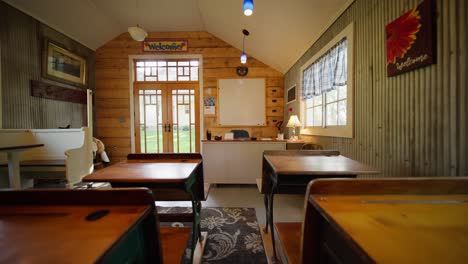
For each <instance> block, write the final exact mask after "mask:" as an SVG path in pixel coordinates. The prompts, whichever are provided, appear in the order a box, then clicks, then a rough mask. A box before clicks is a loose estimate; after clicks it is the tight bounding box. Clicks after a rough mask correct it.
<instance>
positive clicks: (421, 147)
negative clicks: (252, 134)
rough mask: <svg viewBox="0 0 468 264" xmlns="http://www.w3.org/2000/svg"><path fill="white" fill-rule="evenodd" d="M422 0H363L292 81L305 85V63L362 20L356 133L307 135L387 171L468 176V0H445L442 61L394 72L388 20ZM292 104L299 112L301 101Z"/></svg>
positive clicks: (441, 5)
mask: <svg viewBox="0 0 468 264" xmlns="http://www.w3.org/2000/svg"><path fill="white" fill-rule="evenodd" d="M420 2H421V1H420V0H385V1H382V0H356V1H355V2H354V3H353V4H352V5H351V6H350V7H349V8H348V10H346V11H345V12H344V13H343V14H342V15H341V16H340V17H339V18H338V19H337V20H336V21H335V23H334V24H333V25H332V26H331V27H330V28H329V29H328V30H327V31H326V32H325V33H324V34H323V35H322V36H321V37H320V39H319V40H318V41H317V42H316V43H314V45H312V47H310V49H309V50H308V51H307V52H306V53H305V54H304V55H303V56H302V57H301V58H300V59H299V60H298V61H297V62H296V64H295V65H294V66H293V67H292V68H291V69H290V70H289V71H288V73H286V75H285V87H290V86H292V85H293V84H295V83H297V84H299V82H300V77H301V76H300V74H301V73H300V67H301V66H302V65H303V64H304V63H306V62H307V61H308V60H309V59H310V58H311V57H312V56H313V55H314V54H315V53H317V52H318V51H319V50H320V49H321V48H322V47H323V46H325V45H326V44H327V43H328V42H329V41H330V40H331V39H332V38H333V37H334V36H335V35H337V34H338V33H339V32H341V30H343V29H344V28H345V27H346V26H347V25H348V24H349V23H354V26H355V32H354V34H355V35H354V37H355V62H354V63H355V80H354V81H355V91H354V93H355V112H354V114H355V137H354V138H353V139H345V138H334V137H318V136H304V137H303V138H304V139H305V140H307V141H312V142H315V143H319V144H322V145H324V146H325V147H326V148H334V149H338V150H340V151H341V152H342V153H343V154H344V155H346V156H349V157H352V158H355V159H357V160H360V161H362V162H365V163H368V164H370V165H372V166H375V167H378V168H380V169H381V170H382V171H383V176H402V177H403V176H450V175H468V168H467V163H468V150H467V146H466V145H467V140H466V139H467V136H468V135H467V134H468V132H467V129H466V124H467V123H468V117H467V115H466V112H467V111H468V108H467V101H468V100H467V97H468V95H467V89H468V87H467V81H466V78H467V77H466V75H468V72H467V63H468V62H467V55H466V49H467V44H466V43H467V42H466V41H467V38H466V30H467V28H468V27H467V23H468V21H467V16H468V11H467V3H466V1H464V0H438V1H437V13H438V17H437V64H436V65H432V66H429V67H425V68H421V69H417V70H414V71H411V72H409V73H405V74H402V75H398V76H396V77H391V78H389V77H387V72H386V64H385V54H386V47H385V25H386V24H387V23H389V22H390V21H392V20H394V19H396V18H397V17H399V16H400V15H402V14H403V13H404V12H405V11H407V10H408V9H410V8H413V7H415V6H417V5H418V4H419V3H420ZM298 87H299V86H298ZM298 90H299V89H298ZM286 107H292V108H293V111H292V113H294V114H297V113H298V112H299V106H298V104H297V103H296V104H289V105H287V106H286ZM285 112H286V113H287V111H285ZM286 118H287V117H286ZM285 120H287V119H285Z"/></svg>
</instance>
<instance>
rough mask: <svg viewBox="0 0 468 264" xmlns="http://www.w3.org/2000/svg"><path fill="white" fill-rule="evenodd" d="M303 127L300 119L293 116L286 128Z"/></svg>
mask: <svg viewBox="0 0 468 264" xmlns="http://www.w3.org/2000/svg"><path fill="white" fill-rule="evenodd" d="M300 126H302V123H301V121H299V118H298V117H297V115H292V116H291V117H289V121H288V124H286V127H300Z"/></svg>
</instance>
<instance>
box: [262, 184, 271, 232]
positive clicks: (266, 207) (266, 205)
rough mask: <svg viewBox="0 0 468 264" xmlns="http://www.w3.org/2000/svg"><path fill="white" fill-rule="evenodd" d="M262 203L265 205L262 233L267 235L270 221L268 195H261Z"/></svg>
mask: <svg viewBox="0 0 468 264" xmlns="http://www.w3.org/2000/svg"><path fill="white" fill-rule="evenodd" d="M263 203H264V204H265V228H264V229H263V232H264V233H265V234H268V223H269V221H270V219H269V217H268V212H269V211H268V210H269V209H268V194H267V193H265V194H264V195H263Z"/></svg>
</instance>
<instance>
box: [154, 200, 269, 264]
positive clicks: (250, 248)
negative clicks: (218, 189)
mask: <svg viewBox="0 0 468 264" xmlns="http://www.w3.org/2000/svg"><path fill="white" fill-rule="evenodd" d="M158 211H159V212H162V211H164V212H166V213H187V212H191V208H185V207H172V208H160V207H158ZM161 225H164V223H162V224H161ZM172 225H173V226H181V225H184V226H189V227H190V226H191V223H173V224H172ZM201 229H202V232H205V231H206V232H208V239H207V241H206V246H205V251H204V254H203V263H223V264H224V263H227V264H228V263H235V264H239V263H267V259H266V256H265V249H264V248H263V243H262V236H261V235H260V229H259V226H258V223H257V217H256V214H255V209H253V208H219V207H208V208H202V212H201ZM190 243H191V242H189V243H188V245H187V249H186V250H185V256H184V257H183V259H182V263H190V260H189V258H190V250H191V249H190Z"/></svg>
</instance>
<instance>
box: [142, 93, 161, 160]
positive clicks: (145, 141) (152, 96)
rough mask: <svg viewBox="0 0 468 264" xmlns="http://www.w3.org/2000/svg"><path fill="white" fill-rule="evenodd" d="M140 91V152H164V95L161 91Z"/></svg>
mask: <svg viewBox="0 0 468 264" xmlns="http://www.w3.org/2000/svg"><path fill="white" fill-rule="evenodd" d="M141 92H142V91H140V93H139V94H140V97H139V98H140V100H139V104H140V106H139V107H140V151H141V152H142V153H157V152H163V133H162V132H163V130H162V129H163V127H162V95H161V91H159V90H144V91H143V94H142V93H141Z"/></svg>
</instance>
